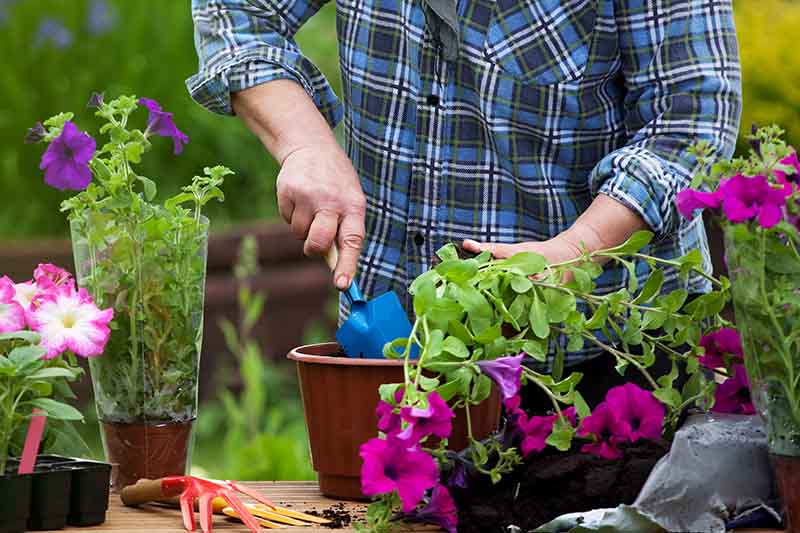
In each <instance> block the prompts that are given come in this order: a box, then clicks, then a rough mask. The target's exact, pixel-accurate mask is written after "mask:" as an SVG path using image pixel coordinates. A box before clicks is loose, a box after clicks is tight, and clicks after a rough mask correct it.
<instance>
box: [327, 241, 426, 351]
mask: <svg viewBox="0 0 800 533" xmlns="http://www.w3.org/2000/svg"><path fill="white" fill-rule="evenodd" d="M325 261H326V262H327V263H328V266H329V267H330V269H331V270H332V271H333V270H335V269H336V264H337V262H338V261H339V250H338V249H337V247H336V243H334V244H333V246H331V249H330V250H328V253H327V254H326V255H325ZM344 294H345V296H346V297H347V300H348V301H349V302H350V316H349V317H348V319H347V320H346V321H345V322H344V323H343V324H342V325H341V326H339V329H338V330H337V331H336V341H337V342H338V343H339V346H341V347H342V350H344V353H345V354H346V355H347V356H348V357H357V358H361V359H382V358H383V357H384V355H383V347H384V345H385V344H386V343H388V342H392V341H393V340H395V339H398V338H401V337H402V338H405V337H408V336H409V335H410V334H411V323H410V322H409V320H408V316H407V315H406V312H405V310H404V309H403V306H402V305H400V299H399V298H398V297H397V294H395V293H394V292H387V293H384V294H381V295H380V296H378V297H377V298H373V299H372V300H369V301H367V300H366V299H365V298H364V296H363V295H362V294H361V290H360V289H359V288H358V282H357V281H356V280H355V279H353V282H352V283H351V284H350V287H349V288H348V289H347V290H346V291H344ZM412 355H413V354H412Z"/></svg>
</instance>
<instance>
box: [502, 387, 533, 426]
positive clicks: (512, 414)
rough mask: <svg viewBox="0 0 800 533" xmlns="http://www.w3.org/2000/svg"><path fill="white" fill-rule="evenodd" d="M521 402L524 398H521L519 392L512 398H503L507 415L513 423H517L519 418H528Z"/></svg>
mask: <svg viewBox="0 0 800 533" xmlns="http://www.w3.org/2000/svg"><path fill="white" fill-rule="evenodd" d="M521 403H522V398H520V396H519V394H515V395H514V396H512V397H511V398H508V399H506V400H503V407H504V408H505V411H506V417H507V418H508V421H509V422H511V423H512V424H516V423H517V421H518V420H527V415H526V414H525V411H523V410H522V409H521V408H520V404H521Z"/></svg>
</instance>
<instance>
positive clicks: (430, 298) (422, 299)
mask: <svg viewBox="0 0 800 533" xmlns="http://www.w3.org/2000/svg"><path fill="white" fill-rule="evenodd" d="M435 301H436V283H435V281H434V279H433V278H430V277H429V278H425V279H424V281H422V282H421V283H420V284H419V285H417V286H416V287H415V291H414V313H416V315H417V317H421V316H423V315H425V314H427V313H428V311H429V310H430V308H431V307H432V306H433V304H434V302H435Z"/></svg>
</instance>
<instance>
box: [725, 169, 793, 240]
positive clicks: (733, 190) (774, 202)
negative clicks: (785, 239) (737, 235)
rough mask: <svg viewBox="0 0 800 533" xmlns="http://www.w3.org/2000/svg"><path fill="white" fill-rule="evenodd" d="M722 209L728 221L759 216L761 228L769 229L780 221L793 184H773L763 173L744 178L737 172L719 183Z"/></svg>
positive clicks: (736, 221) (746, 219) (741, 220)
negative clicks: (781, 185)
mask: <svg viewBox="0 0 800 533" xmlns="http://www.w3.org/2000/svg"><path fill="white" fill-rule="evenodd" d="M718 192H719V194H720V195H721V196H722V210H723V212H724V213H725V216H726V217H727V219H728V220H730V221H731V222H735V223H738V222H745V221H748V220H752V219H754V218H758V223H759V225H760V226H761V227H762V228H771V227H773V226H774V225H776V224H777V223H778V222H780V221H781V218H782V217H783V210H784V207H785V205H786V198H787V197H788V196H791V194H792V184H791V183H786V184H784V186H783V187H781V188H776V187H773V186H772V185H771V184H770V182H769V180H767V177H766V176H754V177H752V178H751V177H747V176H742V175H741V174H737V175H736V176H733V177H731V178H728V179H726V180H723V181H722V182H721V183H720V186H719V189H718Z"/></svg>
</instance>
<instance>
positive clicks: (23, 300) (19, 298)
mask: <svg viewBox="0 0 800 533" xmlns="http://www.w3.org/2000/svg"><path fill="white" fill-rule="evenodd" d="M38 292H39V287H37V286H36V283H35V282H34V281H33V280H31V281H26V282H24V283H15V284H14V301H15V302H17V303H18V304H19V305H21V306H22V308H23V309H25V310H26V311H27V310H28V309H30V308H31V304H32V303H33V300H34V298H36V295H37V294H38Z"/></svg>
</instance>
